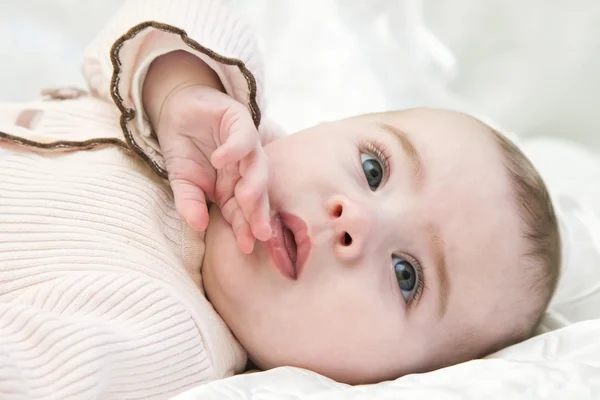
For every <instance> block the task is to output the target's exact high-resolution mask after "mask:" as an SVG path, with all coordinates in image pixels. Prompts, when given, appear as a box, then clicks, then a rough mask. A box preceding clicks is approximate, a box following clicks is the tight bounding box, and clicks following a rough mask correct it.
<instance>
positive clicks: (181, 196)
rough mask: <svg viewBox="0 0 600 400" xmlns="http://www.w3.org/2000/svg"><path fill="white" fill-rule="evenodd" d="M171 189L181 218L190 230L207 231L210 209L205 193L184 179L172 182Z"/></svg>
mask: <svg viewBox="0 0 600 400" xmlns="http://www.w3.org/2000/svg"><path fill="white" fill-rule="evenodd" d="M171 188H172V189H173V196H174V197H175V208H176V209H177V213H178V214H179V216H180V217H181V218H182V219H183V220H184V221H185V222H186V223H187V224H188V225H189V226H190V228H192V229H194V230H196V231H200V232H202V231H205V230H206V228H207V226H208V207H207V205H206V196H205V195H204V192H203V191H202V190H201V189H200V188H199V187H198V186H196V185H194V184H193V183H191V182H189V181H186V180H182V179H173V180H171Z"/></svg>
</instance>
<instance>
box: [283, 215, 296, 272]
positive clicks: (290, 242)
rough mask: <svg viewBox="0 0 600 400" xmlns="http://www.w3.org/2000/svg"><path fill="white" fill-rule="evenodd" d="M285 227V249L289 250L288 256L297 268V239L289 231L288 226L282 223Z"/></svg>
mask: <svg viewBox="0 0 600 400" xmlns="http://www.w3.org/2000/svg"><path fill="white" fill-rule="evenodd" d="M281 225H282V226H283V241H284V242H285V248H286V249H287V252H288V254H289V255H290V259H291V260H292V263H293V264H294V266H296V259H297V258H298V247H297V245H296V238H295V237H294V234H293V233H292V231H290V230H289V229H288V227H287V226H285V225H284V224H283V221H282V223H281Z"/></svg>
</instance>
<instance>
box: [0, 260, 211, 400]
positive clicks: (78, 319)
mask: <svg viewBox="0 0 600 400" xmlns="http://www.w3.org/2000/svg"><path fill="white" fill-rule="evenodd" d="M30 284H31V285H30V287H29V288H28V289H27V291H26V292H24V293H22V294H21V295H20V297H19V299H18V302H15V301H14V300H13V301H12V302H11V300H10V299H7V298H3V299H0V398H2V399H17V398H18V399H92V398H95V399H124V398H129V399H134V398H135V399H156V398H161V399H164V398H169V397H170V396H173V395H175V394H177V393H179V392H181V391H184V390H186V389H188V388H190V387H193V386H195V385H197V384H198V382H202V381H210V380H212V379H215V378H216V377H215V376H211V374H214V368H212V367H211V366H212V364H211V363H212V361H211V359H210V354H209V353H208V350H207V349H206V348H204V347H203V346H199V343H202V342H199V341H198V329H197V327H196V326H195V324H194V321H193V319H192V318H190V316H189V313H188V312H187V310H186V309H185V308H184V307H183V306H182V304H181V303H180V302H178V301H177V300H176V296H174V295H173V293H170V292H172V290H170V289H169V288H168V286H166V285H164V284H162V283H160V282H158V281H156V280H153V279H151V278H148V277H144V276H142V275H137V276H135V275H127V274H120V273H111V272H97V273H91V272H89V271H88V272H81V273H78V272H72V273H71V274H69V275H68V276H63V277H62V278H58V279H45V277H41V278H40V279H39V280H38V282H37V283H33V282H30Z"/></svg>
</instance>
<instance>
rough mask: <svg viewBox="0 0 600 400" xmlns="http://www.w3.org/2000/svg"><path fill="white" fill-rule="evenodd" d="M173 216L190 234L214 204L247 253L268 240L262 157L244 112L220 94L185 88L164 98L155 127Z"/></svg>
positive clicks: (202, 227)
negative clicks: (257, 242) (208, 202)
mask: <svg viewBox="0 0 600 400" xmlns="http://www.w3.org/2000/svg"><path fill="white" fill-rule="evenodd" d="M155 130H156V132H157V136H158V139H159V142H160V145H161V148H162V152H163V156H164V159H165V164H166V168H167V172H168V175H169V182H170V183H171V187H172V189H173V194H174V197H175V207H176V209H177V212H178V213H179V215H180V216H181V217H182V218H183V219H184V220H185V221H186V222H187V223H188V225H190V227H192V228H193V229H195V230H198V231H203V230H205V229H206V227H207V226H208V208H207V205H206V198H208V199H210V200H212V201H215V202H216V203H217V204H218V205H219V207H220V208H221V213H222V214H223V217H224V218H225V219H226V220H227V222H229V223H230V224H231V226H232V228H233V231H234V232H235V236H236V239H237V243H238V246H239V247H240V249H241V250H242V251H243V252H245V253H250V252H251V251H252V249H253V247H254V241H255V239H258V240H268V239H269V238H270V237H271V227H270V223H269V199H268V195H267V179H268V171H267V159H266V156H265V153H264V151H263V148H262V145H261V142H260V137H259V134H258V131H257V130H256V128H255V126H254V123H253V121H252V118H251V116H250V113H249V112H248V110H247V109H246V108H245V107H244V106H243V105H242V104H240V103H238V102H237V101H235V100H234V99H232V98H231V97H229V96H227V95H226V94H224V93H222V92H220V91H218V90H216V89H214V88H210V87H207V86H200V85H190V86H185V87H180V88H177V89H175V90H174V91H173V92H171V93H170V94H169V96H168V97H167V99H166V100H165V102H164V103H163V106H162V109H161V110H160V117H159V118H158V123H157V124H156V126H155Z"/></svg>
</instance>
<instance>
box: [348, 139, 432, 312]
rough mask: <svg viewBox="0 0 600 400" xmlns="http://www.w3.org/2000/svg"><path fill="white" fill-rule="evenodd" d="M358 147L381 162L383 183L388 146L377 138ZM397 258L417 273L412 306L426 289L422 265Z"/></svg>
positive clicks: (387, 167)
mask: <svg viewBox="0 0 600 400" xmlns="http://www.w3.org/2000/svg"><path fill="white" fill-rule="evenodd" d="M359 148H360V149H361V151H364V152H367V153H370V154H371V155H372V156H373V157H375V158H377V161H379V162H380V163H381V166H382V167H383V180H382V182H381V185H384V184H385V182H387V180H388V178H389V176H390V171H391V163H392V162H391V155H390V152H389V150H388V148H387V147H386V146H385V145H384V144H383V143H381V142H379V141H377V140H364V141H362V142H360V144H359ZM397 257H399V258H407V260H406V261H408V262H410V264H411V265H412V266H413V268H414V269H415V271H416V273H417V283H416V285H415V289H414V291H413V294H412V296H411V298H410V300H409V302H408V305H409V307H414V306H415V305H416V304H417V303H418V301H419V299H420V298H421V296H422V295H423V291H424V290H426V289H427V285H426V284H425V279H424V274H423V267H422V266H421V264H420V263H419V262H418V261H417V260H415V259H414V258H413V257H410V256H397Z"/></svg>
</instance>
